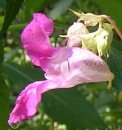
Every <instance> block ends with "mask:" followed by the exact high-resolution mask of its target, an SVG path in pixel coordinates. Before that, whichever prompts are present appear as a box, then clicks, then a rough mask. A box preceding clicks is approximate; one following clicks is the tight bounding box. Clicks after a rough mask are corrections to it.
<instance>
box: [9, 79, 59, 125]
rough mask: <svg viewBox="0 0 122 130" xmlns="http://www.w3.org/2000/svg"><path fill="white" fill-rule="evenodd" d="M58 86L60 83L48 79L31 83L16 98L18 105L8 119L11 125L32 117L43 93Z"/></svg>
mask: <svg viewBox="0 0 122 130" xmlns="http://www.w3.org/2000/svg"><path fill="white" fill-rule="evenodd" d="M57 86H58V84H54V83H53V82H51V81H48V80H45V81H38V82H34V83H32V84H29V85H28V86H27V87H26V88H25V89H24V90H23V91H22V92H21V93H20V95H19V97H18V98H17V100H16V105H15V107H14V109H13V111H12V112H11V114H10V118H9V120H8V123H9V125H12V124H15V123H18V122H21V121H22V120H24V119H28V118H32V117H33V116H34V115H35V113H36V111H37V105H38V103H39V102H40V101H41V94H42V93H43V92H45V91H47V90H50V89H54V88H56V87H57Z"/></svg>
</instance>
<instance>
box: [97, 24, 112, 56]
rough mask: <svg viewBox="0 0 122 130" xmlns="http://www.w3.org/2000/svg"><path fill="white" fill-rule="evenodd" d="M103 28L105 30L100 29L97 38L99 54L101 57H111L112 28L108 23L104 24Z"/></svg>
mask: <svg viewBox="0 0 122 130" xmlns="http://www.w3.org/2000/svg"><path fill="white" fill-rule="evenodd" d="M102 26H103V28H100V29H99V33H98V34H97V35H96V37H95V40H96V42H97V49H98V54H99V56H105V57H109V55H110V49H111V42H112V39H113V32H112V26H111V25H110V24H107V23H103V24H102Z"/></svg>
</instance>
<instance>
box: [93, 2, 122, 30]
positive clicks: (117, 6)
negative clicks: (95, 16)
mask: <svg viewBox="0 0 122 130" xmlns="http://www.w3.org/2000/svg"><path fill="white" fill-rule="evenodd" d="M93 1H94V2H95V3H97V4H98V6H99V7H100V9H101V11H102V13H103V14H106V15H108V16H110V17H111V18H112V19H113V20H114V21H115V22H116V24H117V26H118V27H119V29H120V30H121V31H122V19H121V17H122V13H121V12H122V1H121V0H104V1H103V0H93Z"/></svg>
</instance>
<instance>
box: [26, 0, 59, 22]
mask: <svg viewBox="0 0 122 130" xmlns="http://www.w3.org/2000/svg"><path fill="white" fill-rule="evenodd" d="M56 1H57V0H48V1H46V0H26V1H25V7H26V8H25V11H24V15H25V19H26V21H30V19H31V18H32V14H33V13H34V12H40V11H42V10H44V9H45V8H47V7H48V6H50V5H51V4H54V3H55V2H56ZM37 3H38V4H37Z"/></svg>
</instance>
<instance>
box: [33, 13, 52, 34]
mask: <svg viewBox="0 0 122 130" xmlns="http://www.w3.org/2000/svg"><path fill="white" fill-rule="evenodd" d="M33 17H34V19H35V21H38V22H39V24H40V25H41V26H42V28H43V29H44V30H45V32H46V33H47V34H48V35H50V34H51V33H52V32H53V29H54V28H53V27H54V23H53V21H52V20H51V19H49V18H47V16H45V15H44V14H42V13H34V14H33Z"/></svg>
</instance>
